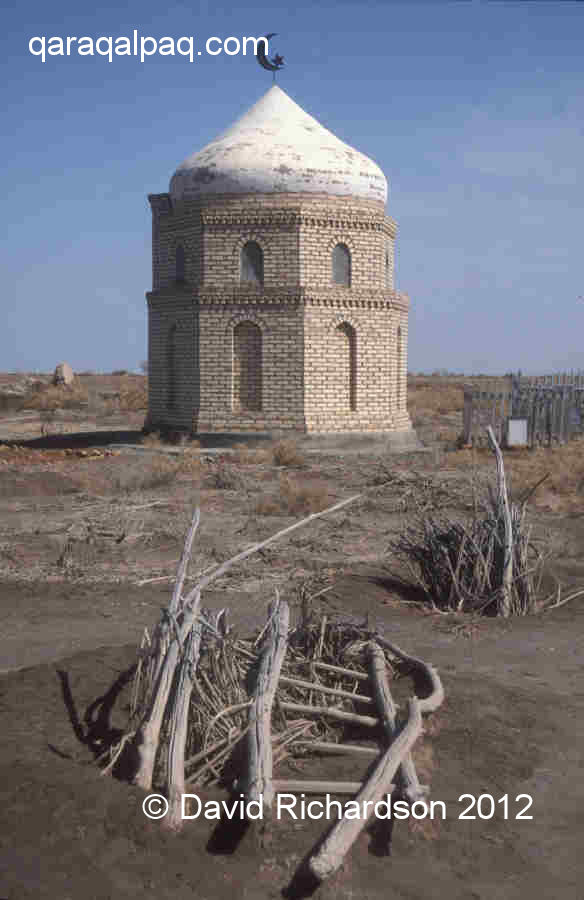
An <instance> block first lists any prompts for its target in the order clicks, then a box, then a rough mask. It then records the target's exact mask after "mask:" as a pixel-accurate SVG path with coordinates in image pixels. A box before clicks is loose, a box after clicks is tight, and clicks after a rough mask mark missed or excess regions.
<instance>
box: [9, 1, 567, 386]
mask: <svg viewBox="0 0 584 900" xmlns="http://www.w3.org/2000/svg"><path fill="white" fill-rule="evenodd" d="M333 10H334V12H335V15H334V16H332V15H331V12H332V11H333ZM303 11H304V12H305V13H306V14H307V16H308V21H309V24H303V20H304V19H305V18H306V17H305V16H303V15H302V12H303ZM7 18H8V21H7V25H6V28H5V30H4V35H3V40H4V53H3V55H2V62H1V63H0V65H2V67H3V76H4V77H3V79H2V88H0V90H2V91H3V92H4V107H5V114H4V125H5V133H6V137H5V141H4V145H3V146H4V165H3V167H2V171H1V173H0V179H2V180H3V196H4V210H3V228H4V234H3V240H2V249H3V251H4V294H3V307H2V311H3V322H2V326H3V327H2V328H1V329H0V368H2V369H5V370H8V369H11V370H14V371H15V372H16V370H17V369H20V370H39V371H40V370H43V371H52V370H53V369H54V366H55V365H56V364H57V362H59V361H60V360H62V359H65V360H67V361H68V362H69V363H70V364H71V366H72V367H73V368H74V369H81V368H84V369H87V368H89V369H96V370H97V369H100V370H103V371H112V370H113V369H115V368H121V367H127V368H128V369H131V370H134V369H137V368H138V367H139V365H140V362H141V360H143V359H145V357H146V355H147V334H146V300H145V293H146V292H147V291H148V290H149V289H150V287H151V218H150V210H149V207H148V202H147V195H148V194H149V193H160V192H165V191H167V190H168V184H169V178H170V176H171V175H172V173H173V171H174V170H175V169H176V167H177V166H178V165H179V164H180V162H181V161H182V160H183V159H185V158H186V157H187V156H188V155H189V154H191V153H193V152H195V151H197V150H199V149H201V148H202V147H203V146H205V145H206V144H207V143H209V141H211V140H212V139H214V138H215V137H216V136H217V135H218V134H220V133H221V132H223V131H224V130H225V129H226V128H228V127H229V126H230V125H231V124H232V123H233V122H234V121H235V119H237V118H238V117H239V116H241V115H242V114H243V113H244V112H245V111H246V110H247V109H249V107H250V106H252V105H253V104H254V103H255V102H256V101H257V100H258V99H259V97H261V96H262V94H263V93H265V92H266V91H267V90H268V89H269V88H270V86H271V84H272V80H271V76H270V74H269V73H267V72H265V71H264V70H263V69H261V68H260V67H259V66H258V65H257V62H256V61H255V60H254V59H253V57H252V58H249V57H243V56H225V55H223V56H215V57H211V56H204V55H202V56H201V57H199V58H197V57H195V61H194V62H193V63H192V64H191V63H190V62H189V60H188V59H184V58H176V57H154V56H153V57H151V58H148V59H146V60H145V62H144V63H140V61H139V59H135V58H130V57H119V58H115V57H114V59H113V62H111V63H109V62H108V60H107V59H106V58H100V57H81V56H76V57H73V56H71V58H62V57H59V56H53V57H50V56H47V58H46V62H44V63H43V62H42V61H41V60H40V59H39V58H38V57H35V56H33V55H31V53H29V51H28V42H29V40H30V38H32V37H33V36H35V35H49V36H50V35H77V36H80V35H93V36H94V37H95V36H97V35H124V34H130V33H131V31H132V28H137V29H138V30H139V31H140V33H141V34H151V35H155V36H157V37H159V38H160V37H161V36H163V35H174V37H175V38H176V37H178V36H179V35H195V36H196V38H197V41H200V42H201V46H202V45H203V42H204V39H205V38H207V37H210V36H212V35H220V36H222V37H226V36H228V35H241V36H244V35H254V34H255V35H257V36H261V35H262V34H265V33H266V32H268V31H270V30H271V31H276V32H277V37H275V38H274V39H273V41H272V42H271V44H270V50H271V52H277V53H281V54H282V55H284V57H285V61H286V66H285V68H284V69H283V70H282V72H281V73H279V74H278V78H277V84H278V85H279V86H280V87H282V88H283V89H284V90H285V91H286V93H288V94H289V95H290V96H291V97H292V98H293V99H294V100H295V102H297V103H298V104H299V105H301V106H302V107H303V109H305V110H306V112H308V113H310V115H312V116H314V117H315V118H317V119H318V120H319V121H320V122H322V124H323V125H325V126H326V127H327V128H328V129H330V130H331V131H332V132H333V133H334V134H336V135H337V136H338V137H339V138H340V139H341V140H343V141H345V142H347V143H349V144H350V145H351V146H353V147H356V148H357V149H358V150H360V151H361V152H362V153H364V154H366V155H367V156H369V157H370V158H371V159H373V160H374V161H375V162H376V163H377V164H378V165H379V166H380V167H381V169H382V170H383V171H384V173H385V174H386V176H387V179H388V182H389V202H388V207H387V212H388V214H389V215H390V216H391V217H392V218H394V219H395V220H396V221H397V223H398V234H397V245H396V289H397V290H399V291H402V292H404V293H406V294H408V295H409V297H410V300H411V309H410V321H409V342H408V368H409V370H410V371H412V372H418V371H423V372H432V371H437V370H441V369H448V370H449V371H450V370H452V371H454V370H456V371H461V372H471V371H473V372H481V373H482V374H487V375H488V374H492V375H494V374H495V373H498V372H501V371H508V370H510V368H511V367H513V369H514V370H518V369H521V370H522V371H525V372H533V373H539V372H542V373H547V372H559V371H568V370H572V369H577V368H581V367H582V366H584V348H583V341H582V335H583V334H584V302H583V297H584V284H583V283H582V277H581V274H580V267H579V263H580V257H581V247H580V244H581V237H580V236H581V233H582V225H581V214H582V212H581V211H582V209H583V208H584V179H583V177H582V167H583V160H584V152H583V151H584V125H583V123H584V104H583V92H582V46H584V4H582V3H580V4H575V3H563V2H553V0H551V2H548V0H542V2H537V3H528V2H526V3H505V2H502V3H489V2H486V0H485V2H483V0H477V2H469V3H466V4H460V3H455V4H452V3H437V2H434V3H428V2H422V0H420V2H417V0H414V2H410V3H406V4H404V3H399V2H396V3H389V4H373V5H370V6H369V7H368V14H367V15H363V10H362V7H361V6H359V5H358V4H356V3H351V2H348V3H345V4H343V5H342V6H341V7H339V6H338V4H335V5H334V6H333V5H332V4H331V3H327V2H325V3H324V5H323V4H321V5H320V6H319V7H314V6H313V5H311V6H308V5H307V4H303V3H302V2H300V4H299V5H296V6H295V8H294V9H293V10H292V9H287V8H286V9H284V8H282V9H274V8H273V7H272V6H268V5H267V4H263V5H262V4H256V5H254V6H252V7H245V8H241V9H240V8H238V9H235V10H231V11H229V12H228V11H227V10H225V9H223V8H222V7H220V6H219V7H217V6H215V7H213V8H211V7H210V6H208V5H207V4H206V3H202V4H200V5H197V6H196V8H195V9H191V8H186V7H184V6H180V5H176V4H175V5H173V4H171V5H170V6H169V7H168V8H165V9H164V10H161V9H160V8H159V7H158V6H156V5H155V4H154V3H152V2H148V0H146V3H142V4H138V3H136V2H135V0H130V3H129V5H127V6H126V7H124V8H123V9H120V8H118V7H117V6H114V5H111V6H109V7H108V6H105V7H103V6H100V7H99V9H89V8H79V6H78V5H74V4H73V3H71V2H70V0H57V3H56V5H55V4H53V5H52V6H51V7H46V6H45V5H42V4H40V3H39V2H38V0H35V2H33V3H32V5H29V6H27V7H23V6H22V5H21V6H17V7H13V8H12V9H11V10H9V12H8V16H7ZM120 360H122V362H120Z"/></svg>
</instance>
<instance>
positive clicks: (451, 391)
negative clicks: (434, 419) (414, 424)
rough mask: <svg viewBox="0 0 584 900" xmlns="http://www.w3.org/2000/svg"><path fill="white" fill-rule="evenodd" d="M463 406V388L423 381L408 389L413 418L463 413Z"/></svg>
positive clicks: (409, 408) (409, 406)
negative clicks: (434, 414) (422, 415)
mask: <svg viewBox="0 0 584 900" xmlns="http://www.w3.org/2000/svg"><path fill="white" fill-rule="evenodd" d="M463 406H464V392H463V388H462V386H460V387H456V386H455V385H452V384H445V385H441V384H439V383H436V382H431V381H422V382H418V383H416V384H414V385H411V386H409V387H408V410H409V413H410V415H411V416H419V415H421V414H423V413H439V414H440V415H446V414H448V413H454V412H462V409H463Z"/></svg>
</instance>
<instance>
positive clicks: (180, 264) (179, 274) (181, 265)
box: [174, 244, 185, 282]
mask: <svg viewBox="0 0 584 900" xmlns="http://www.w3.org/2000/svg"><path fill="white" fill-rule="evenodd" d="M174 265H175V274H174V278H175V281H178V282H183V281H184V280H185V248H184V247H183V246H182V244H179V245H178V247H177V248H176V254H175V261H174Z"/></svg>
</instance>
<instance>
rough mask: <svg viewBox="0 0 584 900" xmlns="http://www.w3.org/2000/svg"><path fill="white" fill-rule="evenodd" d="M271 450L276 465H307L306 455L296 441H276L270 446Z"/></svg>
mask: <svg viewBox="0 0 584 900" xmlns="http://www.w3.org/2000/svg"><path fill="white" fill-rule="evenodd" d="M270 452H271V456H272V460H273V463H274V465H275V466H288V467H290V468H297V469H299V468H303V467H304V466H305V465H306V457H305V456H304V454H303V452H302V450H301V449H300V448H299V447H298V444H297V443H296V442H295V441H292V440H281V441H276V443H275V444H273V445H272V446H271V447H270Z"/></svg>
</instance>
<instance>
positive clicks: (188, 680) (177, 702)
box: [163, 622, 202, 831]
mask: <svg viewBox="0 0 584 900" xmlns="http://www.w3.org/2000/svg"><path fill="white" fill-rule="evenodd" d="M201 635H202V626H201V624H200V623H199V622H195V624H194V625H193V627H192V629H191V631H190V634H189V636H188V638H187V640H186V642H185V646H184V649H183V656H182V659H181V661H180V663H179V666H178V673H177V674H178V678H177V686H176V694H175V696H174V702H173V709H172V715H171V721H170V738H169V745H168V812H167V814H166V816H165V817H164V820H163V825H164V827H165V828H168V829H169V830H170V831H180V829H181V828H182V825H183V818H182V795H183V794H184V793H185V747H186V742H187V736H188V718H189V705H190V701H191V694H192V691H193V682H194V677H195V671H196V668H197V664H198V662H199V653H200V651H201Z"/></svg>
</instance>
